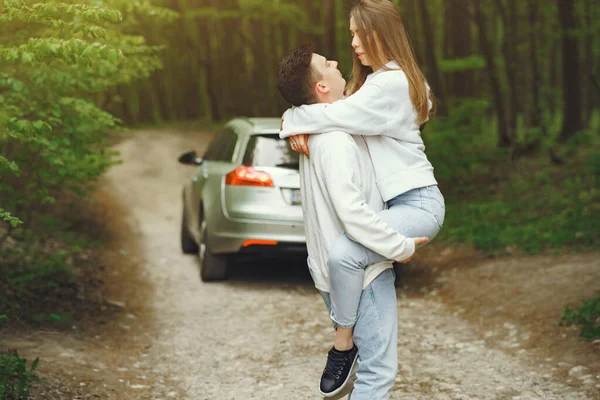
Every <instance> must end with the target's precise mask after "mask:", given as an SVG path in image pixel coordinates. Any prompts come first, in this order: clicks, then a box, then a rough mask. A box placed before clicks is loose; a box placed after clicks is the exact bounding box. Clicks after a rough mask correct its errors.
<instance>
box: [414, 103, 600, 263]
mask: <svg viewBox="0 0 600 400" xmlns="http://www.w3.org/2000/svg"><path fill="white" fill-rule="evenodd" d="M486 106H487V105H486V103H485V102H481V101H479V100H476V99H472V100H469V101H463V102H462V103H461V104H460V105H459V106H457V107H456V109H455V110H453V111H452V112H451V114H450V115H449V116H448V117H436V118H434V119H433V121H432V122H431V123H430V124H428V126H427V127H426V129H425V131H424V140H425V141H426V144H427V152H428V156H429V158H430V159H431V161H432V163H433V165H435V168H436V177H437V178H438V181H439V183H440V187H441V188H442V192H443V194H444V196H445V199H446V220H445V223H444V228H443V229H442V232H441V233H440V235H439V236H438V239H436V240H440V241H447V242H450V243H454V242H456V243H468V244H471V245H473V246H475V247H476V248H478V249H479V250H481V251H483V252H484V253H485V254H488V255H499V254H506V253H510V252H513V251H515V250H516V249H517V248H519V249H522V250H524V251H525V252H526V253H530V254H534V253H539V252H541V251H544V250H548V249H560V248H569V249H581V248H598V245H599V240H600V238H599V237H598V229H597V221H598V220H599V218H600V190H599V189H598V170H599V169H600V167H599V164H600V161H599V160H600V156H599V155H598V153H597V151H594V150H591V149H594V148H596V146H597V145H598V142H597V141H598V138H597V137H596V136H594V135H592V134H590V133H588V132H582V133H581V134H580V135H576V136H575V137H574V138H573V139H572V140H571V143H570V145H569V147H565V148H564V149H563V152H564V155H563V157H565V158H566V165H552V164H551V163H550V161H549V159H548V155H547V153H546V152H543V151H541V150H540V152H538V153H535V154H534V155H530V156H529V157H527V158H522V159H517V160H511V159H510V155H509V152H508V151H507V150H503V149H498V148H496V146H495V133H494V132H493V131H490V130H489V128H488V127H489V126H492V125H493V124H492V123H490V122H486V121H488V120H487V119H486V118H485V116H484V115H483V113H484V111H485V109H486Z"/></svg>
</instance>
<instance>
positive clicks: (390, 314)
mask: <svg viewBox="0 0 600 400" xmlns="http://www.w3.org/2000/svg"><path fill="white" fill-rule="evenodd" d="M345 83H346V82H345V80H344V78H343V77H342V74H341V73H340V71H339V70H338V69H337V62H335V61H328V60H327V59H326V58H325V57H323V56H321V55H318V54H314V53H313V48H312V46H311V45H302V46H300V47H298V48H297V49H295V50H294V51H292V52H291V53H290V54H289V55H288V56H287V57H286V58H285V59H284V60H283V61H282V62H281V64H280V66H279V69H278V72H277V86H278V88H279V90H280V92H281V94H282V96H283V97H284V99H286V101H288V102H290V103H291V104H293V105H295V106H299V105H302V104H311V103H317V102H318V103H332V102H334V101H336V100H338V99H341V98H342V97H343V92H344V87H345ZM309 152H310V158H308V157H306V156H304V155H302V156H301V160H300V189H301V191H302V197H303V202H302V208H303V212H304V219H305V227H306V242H307V248H308V267H309V270H310V273H311V276H312V278H313V280H314V282H315V286H316V287H317V289H319V291H320V292H321V295H322V296H323V299H324V300H325V303H326V305H327V306H328V308H330V304H331V303H330V298H329V293H328V292H329V289H330V282H329V271H328V268H329V267H328V263H327V260H328V249H329V248H330V246H331V245H332V244H333V243H334V241H335V240H336V239H337V238H339V237H340V235H343V234H344V232H349V231H350V230H352V232H353V235H352V238H353V239H354V240H355V241H357V242H358V243H360V244H362V245H364V246H365V247H369V248H371V249H372V250H374V251H375V249H374V248H373V247H376V246H377V245H379V244H381V245H390V246H394V245H396V244H398V243H400V242H401V241H402V240H403V237H402V236H401V235H400V234H399V233H397V232H395V231H394V230H393V229H392V228H391V227H390V226H389V225H388V224H387V223H386V222H385V221H384V219H382V218H381V217H380V216H379V215H378V214H377V212H379V211H382V210H383V209H384V202H383V200H382V198H381V195H380V194H379V191H378V189H377V185H376V183H375V182H376V180H375V173H374V170H373V166H372V163H371V161H370V156H369V152H368V149H367V146H366V144H365V142H364V139H363V138H362V137H360V136H356V137H352V136H350V135H348V134H347V133H344V132H328V133H324V134H320V135H314V136H313V137H312V138H311V140H310V141H309ZM376 243H377V245H376ZM394 280H395V276H394V272H393V269H392V262H391V261H384V262H380V263H377V264H374V265H370V266H369V267H367V269H366V270H365V277H364V282H363V292H362V295H361V300H360V304H359V309H358V318H357V322H356V325H355V327H354V342H355V343H356V346H357V347H358V349H357V348H356V347H355V348H353V349H351V350H348V351H337V350H336V349H335V347H334V348H332V349H331V350H330V352H329V355H328V360H327V365H326V367H325V371H324V372H323V376H322V378H321V385H320V391H321V393H322V394H323V395H325V396H327V397H329V396H334V395H337V394H339V393H340V392H341V391H342V390H343V389H344V386H345V385H346V384H347V382H348V380H349V378H350V376H351V374H352V367H353V365H354V363H355V361H356V358H357V353H359V355H358V359H359V363H358V369H357V380H356V382H355V384H354V389H353V390H352V394H351V398H352V400H361V399H378V400H380V399H386V398H388V396H389V392H390V391H391V389H392V387H393V385H394V382H395V379H396V374H397V369H398V357H397V340H398V338H397V330H398V326H397V325H398V315H397V308H396V290H395V287H394Z"/></svg>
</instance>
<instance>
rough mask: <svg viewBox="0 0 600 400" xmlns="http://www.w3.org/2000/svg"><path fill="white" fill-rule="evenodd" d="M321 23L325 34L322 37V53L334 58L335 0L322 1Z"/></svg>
mask: <svg viewBox="0 0 600 400" xmlns="http://www.w3.org/2000/svg"><path fill="white" fill-rule="evenodd" d="M321 3H322V13H323V18H322V21H323V24H324V25H325V35H324V37H323V54H324V55H325V57H327V58H331V59H334V58H336V45H335V43H336V18H335V17H336V15H335V0H323V1H322V2H321Z"/></svg>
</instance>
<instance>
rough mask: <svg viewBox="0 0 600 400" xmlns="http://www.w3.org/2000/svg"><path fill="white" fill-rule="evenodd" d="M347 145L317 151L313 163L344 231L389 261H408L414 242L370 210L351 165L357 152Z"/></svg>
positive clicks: (354, 166) (413, 250)
mask: <svg viewBox="0 0 600 400" xmlns="http://www.w3.org/2000/svg"><path fill="white" fill-rule="evenodd" d="M346 143H347V142H346V141H340V143H339V145H340V146H338V147H337V148H336V149H332V150H333V151H322V152H320V157H319V160H315V162H318V163H319V164H320V169H321V171H320V173H321V174H322V176H323V178H324V180H325V185H326V186H327V191H328V193H329V196H330V198H331V201H332V203H333V207H334V208H335V212H336V214H337V215H338V218H339V219H340V221H341V222H342V226H343V227H344V231H345V232H346V234H347V235H348V237H350V238H351V239H352V240H354V241H356V242H358V243H360V244H362V245H363V246H365V247H367V248H369V249H371V250H372V251H374V252H375V253H378V254H381V255H382V256H384V257H386V258H388V259H390V260H394V261H404V260H406V259H408V258H410V257H411V256H412V255H413V254H414V252H415V243H414V240H413V239H412V238H407V237H405V236H403V235H401V234H400V233H398V232H396V231H394V230H393V229H392V228H391V227H390V226H389V225H388V224H387V223H386V222H385V221H384V220H383V219H382V218H381V217H380V216H379V215H377V213H376V212H375V211H374V210H373V209H372V208H371V207H369V205H368V204H367V202H366V199H365V196H364V194H363V192H362V190H361V188H360V186H359V184H358V182H359V181H358V177H357V176H356V175H355V171H356V165H354V163H353V162H352V160H354V159H355V157H354V154H355V152H356V149H355V148H353V146H349V145H347V144H346ZM340 147H341V148H340Z"/></svg>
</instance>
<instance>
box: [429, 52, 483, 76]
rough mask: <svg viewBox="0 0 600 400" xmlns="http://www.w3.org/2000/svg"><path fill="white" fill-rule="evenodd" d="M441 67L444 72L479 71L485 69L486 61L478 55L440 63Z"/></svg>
mask: <svg viewBox="0 0 600 400" xmlns="http://www.w3.org/2000/svg"><path fill="white" fill-rule="evenodd" d="M439 67H440V70H441V71H442V72H460V71H469V70H479V69H484V68H485V59H484V58H483V57H481V56H477V55H473V56H469V57H463V58H452V59H445V60H440V61H439Z"/></svg>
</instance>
